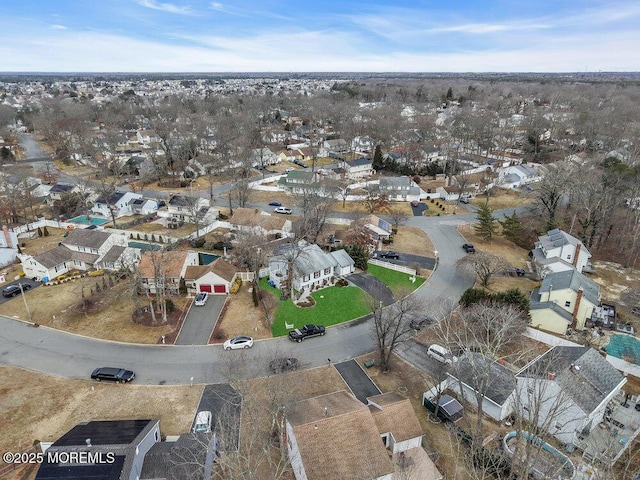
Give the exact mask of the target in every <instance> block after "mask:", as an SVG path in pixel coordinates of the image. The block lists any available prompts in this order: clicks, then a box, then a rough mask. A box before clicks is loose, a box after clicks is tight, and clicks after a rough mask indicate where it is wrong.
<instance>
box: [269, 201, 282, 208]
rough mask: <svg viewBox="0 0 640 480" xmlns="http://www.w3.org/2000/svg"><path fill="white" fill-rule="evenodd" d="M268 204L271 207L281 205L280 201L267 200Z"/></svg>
mask: <svg viewBox="0 0 640 480" xmlns="http://www.w3.org/2000/svg"><path fill="white" fill-rule="evenodd" d="M269 205H270V206H272V207H281V206H282V203H280V202H269Z"/></svg>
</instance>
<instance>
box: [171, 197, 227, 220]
mask: <svg viewBox="0 0 640 480" xmlns="http://www.w3.org/2000/svg"><path fill="white" fill-rule="evenodd" d="M167 210H168V212H169V220H170V222H172V223H182V222H187V223H195V222H196V219H197V220H198V221H199V223H201V224H205V223H207V222H213V221H214V220H216V219H217V218H218V214H219V213H220V212H219V211H218V209H216V208H214V207H210V206H209V200H207V199H205V198H202V197H196V196H187V195H173V196H172V197H171V199H170V200H169V203H168V204H167Z"/></svg>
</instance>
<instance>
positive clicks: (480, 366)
mask: <svg viewBox="0 0 640 480" xmlns="http://www.w3.org/2000/svg"><path fill="white" fill-rule="evenodd" d="M453 374H455V375H457V376H458V377H459V379H460V380H462V382H464V383H466V384H467V385H469V386H470V387H471V388H473V389H474V390H476V391H479V392H482V393H483V394H484V396H485V397H486V398H488V399H489V400H491V401H493V402H495V403H496V404H498V405H502V404H504V402H506V401H507V399H508V398H509V396H510V395H511V393H512V392H513V390H514V389H515V388H516V380H515V375H514V374H513V373H512V372H511V371H510V370H508V369H507V368H506V367H504V366H503V365H500V364H499V363H498V362H496V361H494V360H493V359H491V358H488V357H486V356H485V355H482V354H480V353H476V352H467V353H466V354H465V355H464V357H462V358H461V359H460V360H459V362H458V363H457V364H456V367H455V372H453V373H452V375H453Z"/></svg>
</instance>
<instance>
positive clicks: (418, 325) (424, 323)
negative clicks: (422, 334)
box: [409, 317, 434, 331]
mask: <svg viewBox="0 0 640 480" xmlns="http://www.w3.org/2000/svg"><path fill="white" fill-rule="evenodd" d="M432 323H434V320H433V318H431V317H419V318H413V319H412V320H411V321H410V322H409V328H411V329H412V330H418V331H419V330H422V329H423V328H426V327H428V326H429V325H431V324H432Z"/></svg>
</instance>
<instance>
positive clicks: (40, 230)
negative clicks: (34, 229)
mask: <svg viewBox="0 0 640 480" xmlns="http://www.w3.org/2000/svg"><path fill="white" fill-rule="evenodd" d="M41 236H42V229H41V228H40V227H38V237H41Z"/></svg>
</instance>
